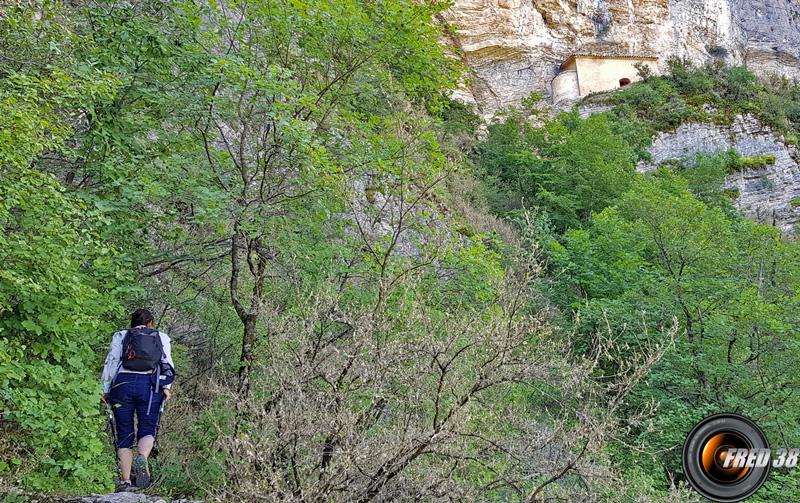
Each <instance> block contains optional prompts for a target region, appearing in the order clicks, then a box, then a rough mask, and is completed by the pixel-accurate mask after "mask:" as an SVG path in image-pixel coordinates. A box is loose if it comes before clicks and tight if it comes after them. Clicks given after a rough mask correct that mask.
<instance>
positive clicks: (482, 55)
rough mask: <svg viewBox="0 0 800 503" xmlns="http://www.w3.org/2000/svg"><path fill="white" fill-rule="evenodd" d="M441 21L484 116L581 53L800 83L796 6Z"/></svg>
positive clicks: (570, 10)
mask: <svg viewBox="0 0 800 503" xmlns="http://www.w3.org/2000/svg"><path fill="white" fill-rule="evenodd" d="M441 21H442V22H443V23H446V24H447V25H449V26H450V27H452V28H454V29H455V32H454V34H453V36H452V37H450V42H451V43H452V45H454V46H455V48H456V49H457V50H458V53H459V54H460V56H461V57H462V58H463V60H464V62H465V63H466V65H467V67H468V68H469V69H470V73H471V81H470V83H469V91H470V92H471V96H466V94H467V93H462V94H463V96H461V98H463V99H465V100H466V101H472V99H474V101H475V102H476V103H477V104H478V106H479V107H480V110H481V112H482V114H483V115H484V116H491V115H492V114H493V113H494V112H495V111H496V110H497V109H499V108H501V107H503V106H506V105H511V104H517V103H519V101H520V100H521V99H522V98H524V97H526V96H528V95H530V93H531V92H532V91H537V92H541V93H544V94H545V95H548V96H549V94H550V92H551V89H550V81H551V80H552V78H553V77H555V75H557V73H558V65H559V64H560V63H562V62H563V61H564V60H565V59H566V58H567V57H568V56H569V55H570V54H573V53H576V52H598V53H608V52H613V53H616V54H629V55H657V56H658V57H659V66H660V68H661V69H662V71H663V70H664V69H665V66H666V60H667V59H668V58H669V57H670V56H680V57H686V58H689V59H691V60H693V61H695V62H697V63H703V62H707V61H710V60H713V59H721V60H724V61H725V62H727V63H729V64H742V63H744V64H747V65H748V66H749V67H750V68H751V69H753V70H754V71H756V72H757V73H761V74H768V73H778V74H780V75H786V76H789V77H800V2H797V0H568V1H567V0H455V3H454V5H453V6H452V7H451V8H450V9H448V10H447V11H446V12H444V14H443V16H442V18H441Z"/></svg>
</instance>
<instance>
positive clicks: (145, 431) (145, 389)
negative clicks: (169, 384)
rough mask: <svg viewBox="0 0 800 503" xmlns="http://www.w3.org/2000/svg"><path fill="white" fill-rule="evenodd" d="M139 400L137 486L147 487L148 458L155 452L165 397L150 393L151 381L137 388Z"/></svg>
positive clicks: (137, 411) (137, 402) (148, 479)
mask: <svg viewBox="0 0 800 503" xmlns="http://www.w3.org/2000/svg"><path fill="white" fill-rule="evenodd" d="M137 391H138V400H137V401H136V419H137V423H136V437H137V448H138V451H139V454H138V455H137V456H136V458H135V459H134V460H133V464H134V469H135V472H136V486H137V487H147V486H148V485H149V484H150V469H149V467H148V463H147V458H148V457H149V456H150V452H152V450H153V444H154V443H155V435H156V428H157V427H158V416H159V415H160V413H161V411H160V409H161V402H162V400H163V396H162V395H161V393H160V392H159V391H155V390H154V391H153V392H152V395H151V393H150V381H149V380H148V381H146V382H142V383H141V384H140V386H139V387H138V388H137Z"/></svg>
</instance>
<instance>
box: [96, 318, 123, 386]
mask: <svg viewBox="0 0 800 503" xmlns="http://www.w3.org/2000/svg"><path fill="white" fill-rule="evenodd" d="M124 337H125V331H124V330H123V331H120V332H117V333H115V334H114V336H113V337H111V347H110V348H109V349H108V354H107V355H106V363H105V365H104V366H103V375H102V377H101V378H100V380H101V381H102V382H103V393H108V392H109V391H111V382H112V381H113V380H114V378H115V377H116V376H117V372H119V366H120V365H121V364H122V339H123V338H124Z"/></svg>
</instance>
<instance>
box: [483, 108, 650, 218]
mask: <svg viewBox="0 0 800 503" xmlns="http://www.w3.org/2000/svg"><path fill="white" fill-rule="evenodd" d="M613 129H614V123H613V122H612V121H611V120H610V119H609V118H608V117H607V116H605V115H602V114H600V115H593V116H591V117H589V118H588V119H581V118H580V117H579V116H578V115H577V113H576V112H571V113H565V114H562V115H560V116H559V117H558V118H556V119H555V120H553V121H551V122H548V123H547V124H546V125H545V126H544V127H543V128H535V127H532V126H531V125H530V124H529V123H527V122H526V121H525V120H523V119H522V118H521V117H519V116H516V115H512V116H510V117H508V118H507V119H506V120H505V121H504V122H502V123H499V124H495V125H492V126H490V127H489V137H488V138H487V139H486V141H485V142H483V143H481V144H479V145H478V152H479V154H480V163H481V166H482V168H483V169H484V170H485V172H486V173H487V175H488V176H489V177H490V180H493V181H494V183H495V184H496V186H497V187H498V188H499V189H500V191H502V192H505V193H510V194H513V196H512V200H511V201H509V203H508V206H506V207H502V206H500V205H498V204H495V207H494V209H495V211H508V210H511V209H514V208H519V207H522V206H524V205H527V204H531V205H535V206H537V207H539V208H540V209H541V210H542V211H543V212H545V213H546V214H547V215H548V217H549V218H550V220H551V221H552V223H553V225H554V226H555V228H556V229H559V230H564V229H566V228H568V227H573V226H576V225H578V224H579V223H580V222H582V221H585V220H586V219H588V218H589V217H590V216H591V214H592V213H593V212H595V211H599V210H601V209H602V208H604V207H606V206H608V204H609V203H610V201H612V200H613V199H614V198H615V197H617V196H618V195H619V194H622V193H623V192H625V190H627V188H628V187H629V185H630V183H631V181H632V180H633V177H634V161H635V160H636V154H635V152H634V150H633V149H632V148H631V147H630V146H629V145H628V143H627V142H626V141H625V140H624V138H623V137H621V135H618V134H615V132H614V130H613Z"/></svg>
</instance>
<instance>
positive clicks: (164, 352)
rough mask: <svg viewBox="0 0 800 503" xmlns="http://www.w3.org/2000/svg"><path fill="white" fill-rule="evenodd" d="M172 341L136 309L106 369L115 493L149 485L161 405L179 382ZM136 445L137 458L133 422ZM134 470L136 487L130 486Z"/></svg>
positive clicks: (113, 346) (145, 313) (118, 337)
mask: <svg viewBox="0 0 800 503" xmlns="http://www.w3.org/2000/svg"><path fill="white" fill-rule="evenodd" d="M170 349H171V348H170V340H169V336H168V335H167V334H165V333H164V332H160V331H158V330H155V329H154V328H153V315H152V314H151V313H150V311H148V310H146V309H137V310H136V311H135V312H134V313H133V315H131V327H130V328H128V329H125V330H120V331H119V332H117V333H115V334H114V336H113V338H112V340H111V348H110V349H109V351H108V356H106V363H105V367H104V368H103V376H102V381H103V396H102V398H101V400H102V401H103V403H106V404H108V405H110V406H111V410H112V411H113V414H114V423H116V447H117V456H118V457H119V470H120V482H119V485H118V486H117V492H124V491H131V490H133V489H134V487H136V488H144V487H147V486H148V485H149V484H150V469H149V467H148V464H147V458H148V456H150V452H151V451H152V450H153V444H154V443H155V436H156V429H157V427H158V418H159V414H160V409H161V405H162V402H163V401H166V400H169V398H170V385H171V383H172V380H173V379H174V378H175V369H174V367H173V363H172V355H171V351H170ZM134 414H135V415H136V420H137V424H136V446H137V450H138V454H137V455H136V457H135V458H134V457H133V436H134V420H133V416H134ZM131 468H133V471H134V481H135V484H136V485H135V486H134V485H133V484H131Z"/></svg>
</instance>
